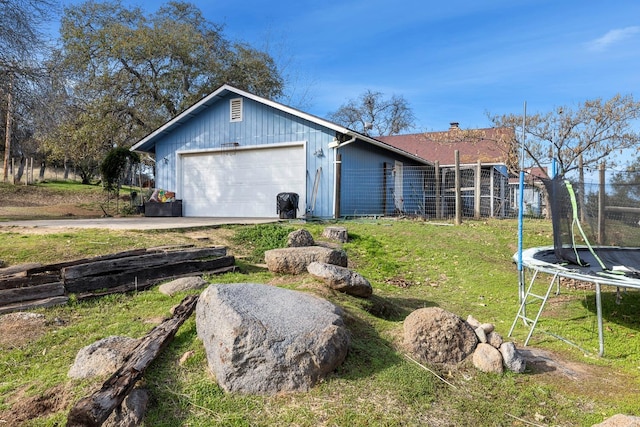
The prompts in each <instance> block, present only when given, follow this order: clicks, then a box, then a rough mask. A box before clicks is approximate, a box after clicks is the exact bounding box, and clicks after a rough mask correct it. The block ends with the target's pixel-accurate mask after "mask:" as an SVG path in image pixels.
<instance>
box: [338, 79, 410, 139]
mask: <svg viewBox="0 0 640 427" xmlns="http://www.w3.org/2000/svg"><path fill="white" fill-rule="evenodd" d="M329 120H332V121H334V122H335V123H338V124H341V125H343V126H345V127H348V128H350V129H353V130H355V131H357V132H360V133H362V134H365V135H373V134H375V135H378V136H387V135H397V134H399V133H401V132H404V131H408V130H410V129H412V128H413V127H414V125H415V116H414V115H413V111H412V110H411V108H410V107H409V103H408V102H407V100H406V99H404V97H402V96H399V95H392V96H391V98H388V99H385V98H383V94H382V93H380V92H372V91H371V90H367V91H366V92H365V93H363V94H362V95H360V97H359V98H358V99H357V100H353V99H352V100H350V101H348V102H347V103H346V104H344V105H342V106H341V107H340V108H339V109H338V110H337V111H335V112H333V113H330V114H329Z"/></svg>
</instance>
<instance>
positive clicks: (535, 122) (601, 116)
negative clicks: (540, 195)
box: [489, 95, 640, 176]
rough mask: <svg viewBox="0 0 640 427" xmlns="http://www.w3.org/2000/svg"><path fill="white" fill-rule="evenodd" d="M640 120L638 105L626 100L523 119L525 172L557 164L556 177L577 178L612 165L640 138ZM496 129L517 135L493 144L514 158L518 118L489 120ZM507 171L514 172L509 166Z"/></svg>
mask: <svg viewBox="0 0 640 427" xmlns="http://www.w3.org/2000/svg"><path fill="white" fill-rule="evenodd" d="M639 117H640V103H639V102H636V101H634V99H633V97H632V96H631V95H626V96H621V95H616V96H614V97H612V98H611V99H609V100H607V101H603V100H602V99H599V98H598V99H594V100H588V101H585V102H584V103H582V104H580V105H579V106H578V107H577V108H576V109H573V108H571V107H566V106H565V107H559V108H557V109H555V110H554V111H550V112H547V113H535V114H531V115H527V117H526V126H525V136H526V139H525V144H524V151H525V162H528V164H525V167H532V166H536V167H540V168H543V167H545V166H547V165H549V164H551V162H552V160H555V161H556V162H557V166H558V174H559V175H563V176H564V175H566V174H568V173H571V172H576V171H577V172H578V173H580V174H581V173H582V172H583V170H584V169H585V168H588V167H593V168H594V169H595V168H596V166H597V164H599V163H600V162H601V161H602V160H604V159H605V158H606V159H607V164H608V165H610V166H613V165H614V162H615V159H614V158H612V156H611V154H614V153H616V152H621V151H624V150H627V149H630V148H637V147H638V144H639V142H640V134H639V133H638V132H637V131H635V130H634V128H633V125H634V121H635V120H636V119H638V118H639ZM489 118H490V120H491V121H492V122H493V124H494V125H495V126H496V127H506V128H511V129H514V130H515V129H519V131H516V132H514V133H513V134H511V135H512V137H511V138H509V139H503V140H500V141H497V143H498V144H499V146H500V147H501V149H502V150H504V151H505V152H507V153H518V152H519V147H520V144H521V142H522V139H521V138H522V122H523V116H522V115H520V114H506V115H494V116H491V115H489ZM511 166H512V167H513V166H515V165H514V164H513V163H512V165H511Z"/></svg>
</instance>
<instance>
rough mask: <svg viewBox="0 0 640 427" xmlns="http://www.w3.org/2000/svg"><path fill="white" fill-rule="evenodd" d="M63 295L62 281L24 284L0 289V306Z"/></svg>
mask: <svg viewBox="0 0 640 427" xmlns="http://www.w3.org/2000/svg"><path fill="white" fill-rule="evenodd" d="M61 295H64V284H63V283H62V282H55V283H46V284H44V285H37V286H26V287H23V288H15V289H5V290H2V291H0V306H3V305H6V304H11V303H14V302H20V301H29V300H34V299H45V298H51V297H57V296H61Z"/></svg>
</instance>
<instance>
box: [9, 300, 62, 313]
mask: <svg viewBox="0 0 640 427" xmlns="http://www.w3.org/2000/svg"><path fill="white" fill-rule="evenodd" d="M67 302H69V297H66V296H61V297H52V298H45V299H37V300H31V301H24V302H17V303H14V304H7V305H4V306H1V307H0V314H5V313H13V312H15V311H25V310H33V309H35V308H42V307H52V306H54V305H64V304H66V303H67Z"/></svg>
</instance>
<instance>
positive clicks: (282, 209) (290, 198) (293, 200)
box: [276, 193, 299, 219]
mask: <svg viewBox="0 0 640 427" xmlns="http://www.w3.org/2000/svg"><path fill="white" fill-rule="evenodd" d="M298 200H299V196H298V194H297V193H278V195H277V196H276V201H277V212H278V214H280V219H293V218H296V213H297V211H298Z"/></svg>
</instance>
